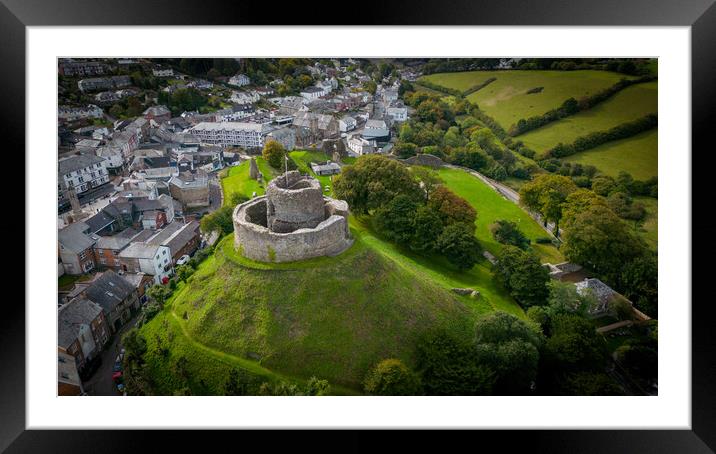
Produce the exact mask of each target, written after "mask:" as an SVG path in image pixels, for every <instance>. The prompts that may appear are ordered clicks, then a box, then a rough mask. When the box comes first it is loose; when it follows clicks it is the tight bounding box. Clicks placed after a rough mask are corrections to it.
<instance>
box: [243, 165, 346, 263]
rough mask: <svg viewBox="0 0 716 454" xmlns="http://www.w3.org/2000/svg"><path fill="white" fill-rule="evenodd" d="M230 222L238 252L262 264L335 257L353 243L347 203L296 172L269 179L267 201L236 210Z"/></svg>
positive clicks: (259, 199) (264, 198)
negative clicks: (333, 196)
mask: <svg viewBox="0 0 716 454" xmlns="http://www.w3.org/2000/svg"><path fill="white" fill-rule="evenodd" d="M233 221H234V246H235V247H236V249H237V251H239V252H240V253H241V255H243V256H244V257H246V258H249V259H252V260H257V261H261V262H293V261H297V260H305V259H309V258H313V257H321V256H326V255H328V256H333V255H338V254H340V253H341V252H343V251H345V250H346V249H348V248H349V247H350V246H351V244H353V239H352V238H351V236H350V231H349V229H348V204H347V203H346V202H345V201H344V200H336V199H332V198H330V197H325V196H324V195H323V191H322V188H321V184H320V182H319V181H318V180H316V179H315V178H312V177H310V176H307V175H301V174H300V173H299V172H298V171H295V170H294V171H291V172H287V173H285V174H283V175H281V176H279V177H276V178H274V179H273V180H271V182H269V184H268V188H267V189H266V195H265V196H261V197H256V198H254V199H251V200H249V201H248V202H244V203H241V204H239V205H237V206H236V208H235V209H234V213H233Z"/></svg>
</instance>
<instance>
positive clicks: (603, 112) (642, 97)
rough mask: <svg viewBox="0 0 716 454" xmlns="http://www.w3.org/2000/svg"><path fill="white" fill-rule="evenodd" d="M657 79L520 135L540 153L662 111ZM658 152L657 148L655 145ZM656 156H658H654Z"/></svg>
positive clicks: (628, 88) (520, 138) (530, 146)
mask: <svg viewBox="0 0 716 454" xmlns="http://www.w3.org/2000/svg"><path fill="white" fill-rule="evenodd" d="M657 89H658V87H657V82H647V83H643V84H637V85H632V86H630V87H627V88H625V89H624V90H622V91H620V92H619V93H617V94H616V95H614V96H613V97H612V98H610V99H608V100H606V101H604V102H603V103H600V104H597V105H596V106H595V107H593V108H591V109H589V110H585V111H582V112H579V113H578V114H576V115H572V116H569V117H566V118H563V119H561V120H559V121H556V122H553V123H550V124H548V125H546V126H543V127H542V128H538V129H535V130H533V131H530V132H527V133H525V134H522V135H520V136H518V140H521V141H522V142H524V144H525V145H527V146H528V147H529V148H532V149H533V150H535V151H537V152H538V153H540V152H544V151H546V150H549V149H550V148H552V147H554V146H555V145H557V144H558V143H559V142H562V143H565V144H566V143H571V142H573V141H574V140H575V139H576V138H577V137H580V136H585V135H587V134H589V133H591V132H596V131H605V130H607V129H610V128H613V127H614V126H617V125H619V124H622V123H625V122H628V121H632V120H636V119H637V118H641V117H643V116H645V115H647V114H650V113H656V112H657V111H658V103H657V99H658V96H657ZM653 152H654V153H656V148H654V149H653ZM654 159H656V156H655V157H654Z"/></svg>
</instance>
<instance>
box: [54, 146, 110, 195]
mask: <svg viewBox="0 0 716 454" xmlns="http://www.w3.org/2000/svg"><path fill="white" fill-rule="evenodd" d="M57 173H58V183H59V184H58V186H59V187H58V189H59V190H60V192H63V191H64V190H65V189H68V188H75V192H76V193H77V194H82V193H83V192H86V191H89V190H90V189H92V188H95V187H97V186H100V185H103V184H105V183H107V182H109V176H108V175H107V161H106V160H105V159H104V158H102V157H99V156H94V155H90V154H88V155H80V156H71V157H69V158H63V159H60V160H59V162H58V172H57Z"/></svg>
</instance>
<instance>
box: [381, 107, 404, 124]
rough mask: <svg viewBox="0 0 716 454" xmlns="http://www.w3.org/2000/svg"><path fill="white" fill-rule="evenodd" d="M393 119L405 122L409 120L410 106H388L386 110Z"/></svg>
mask: <svg viewBox="0 0 716 454" xmlns="http://www.w3.org/2000/svg"><path fill="white" fill-rule="evenodd" d="M385 113H386V115H388V116H389V117H390V118H391V119H392V120H393V121H397V122H403V121H407V120H408V108H407V107H405V106H403V107H400V106H394V107H388V109H386V111H385Z"/></svg>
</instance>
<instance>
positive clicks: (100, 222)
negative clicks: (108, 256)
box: [84, 210, 115, 233]
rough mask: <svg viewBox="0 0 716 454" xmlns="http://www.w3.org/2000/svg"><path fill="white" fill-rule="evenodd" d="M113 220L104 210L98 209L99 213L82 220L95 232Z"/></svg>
mask: <svg viewBox="0 0 716 454" xmlns="http://www.w3.org/2000/svg"><path fill="white" fill-rule="evenodd" d="M114 221H115V219H114V218H113V217H112V216H110V215H109V214H107V213H106V212H105V210H100V212H99V213H97V214H95V215H94V216H92V217H91V218H89V219H86V220H85V221H84V222H85V224H87V226H88V227H89V230H90V232H92V233H97V232H99V231H100V230H102V229H103V228H105V227H106V226H108V225H109V224H111V223H113V222H114Z"/></svg>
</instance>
